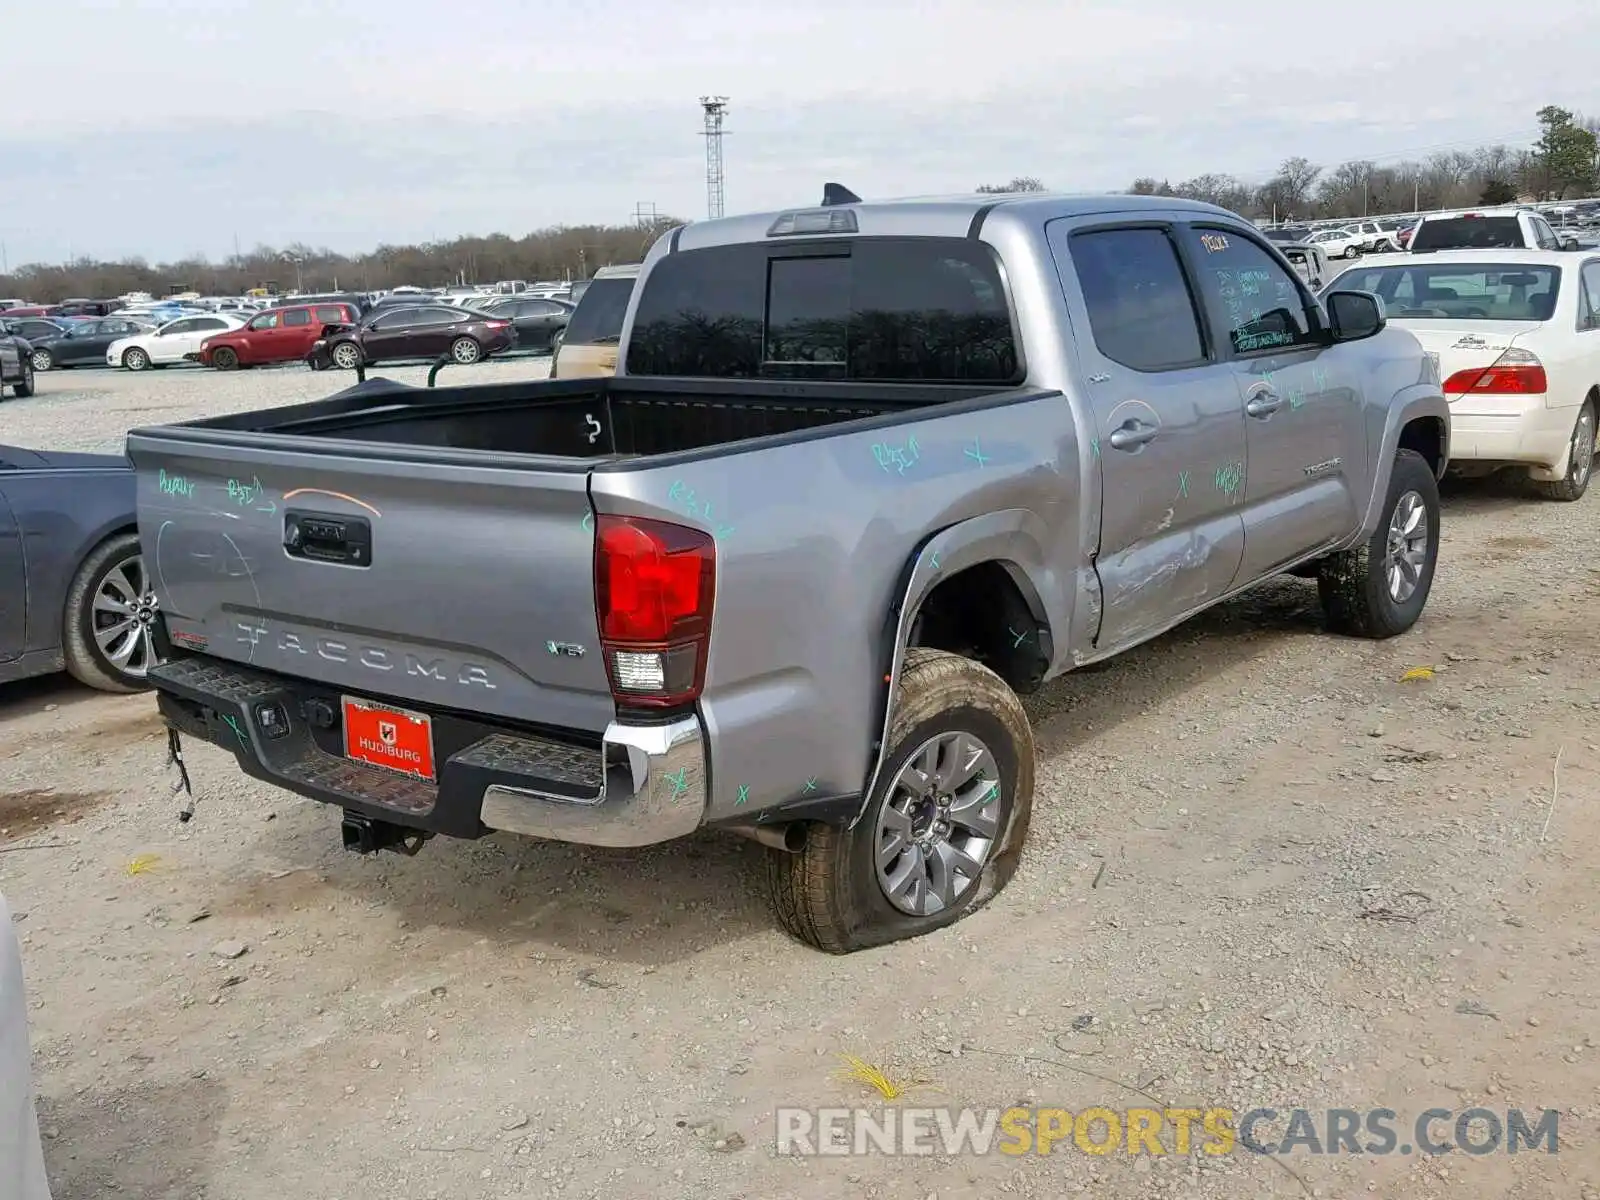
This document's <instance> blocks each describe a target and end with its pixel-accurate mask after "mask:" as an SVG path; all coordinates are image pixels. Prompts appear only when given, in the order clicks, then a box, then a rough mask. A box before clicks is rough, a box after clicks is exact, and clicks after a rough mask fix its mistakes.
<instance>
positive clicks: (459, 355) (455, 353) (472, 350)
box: [450, 337, 483, 366]
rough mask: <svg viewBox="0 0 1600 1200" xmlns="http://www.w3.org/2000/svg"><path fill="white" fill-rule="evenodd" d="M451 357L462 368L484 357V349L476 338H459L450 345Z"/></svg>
mask: <svg viewBox="0 0 1600 1200" xmlns="http://www.w3.org/2000/svg"><path fill="white" fill-rule="evenodd" d="M450 357H451V358H453V359H455V361H456V362H458V363H460V364H461V365H462V366H466V365H467V364H468V363H475V362H477V361H478V360H479V359H480V358H482V357H483V347H482V346H480V345H478V343H477V341H476V339H474V338H469V337H458V338H457V339H456V340H455V341H453V342H451V343H450Z"/></svg>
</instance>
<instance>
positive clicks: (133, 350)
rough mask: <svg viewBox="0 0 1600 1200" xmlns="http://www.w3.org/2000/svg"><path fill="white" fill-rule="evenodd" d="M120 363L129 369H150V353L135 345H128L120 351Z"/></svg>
mask: <svg viewBox="0 0 1600 1200" xmlns="http://www.w3.org/2000/svg"><path fill="white" fill-rule="evenodd" d="M122 365H123V366H125V367H127V368H128V370H130V371H147V370H149V369H150V365H151V364H150V355H149V354H148V353H146V352H145V351H143V350H141V349H139V347H137V346H129V347H128V348H127V349H126V350H124V351H123V352H122Z"/></svg>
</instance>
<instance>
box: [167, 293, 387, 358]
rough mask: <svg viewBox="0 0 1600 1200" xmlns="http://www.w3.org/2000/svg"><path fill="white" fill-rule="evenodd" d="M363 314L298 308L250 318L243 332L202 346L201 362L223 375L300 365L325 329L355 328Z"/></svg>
mask: <svg viewBox="0 0 1600 1200" xmlns="http://www.w3.org/2000/svg"><path fill="white" fill-rule="evenodd" d="M360 319H361V313H360V312H359V311H358V310H357V309H356V306H355V305H353V304H297V305H293V306H292V307H289V308H272V309H268V310H267V311H266V312H264V313H261V314H259V315H257V316H254V317H252V318H250V320H249V321H248V322H247V323H246V324H245V326H244V328H242V329H230V330H229V331H228V332H226V333H219V334H217V335H216V336H215V337H209V338H207V339H206V340H205V341H204V342H202V343H201V345H200V354H199V356H198V357H199V360H200V362H201V363H203V364H204V365H205V366H208V367H215V368H217V370H219V371H231V370H233V369H234V368H235V367H259V366H261V365H263V364H264V363H278V362H296V361H298V360H300V359H303V358H305V356H306V355H307V354H310V353H311V345H312V343H313V342H315V341H316V340H317V339H318V338H319V337H321V336H322V329H323V326H325V325H353V324H355V323H356V322H357V321H359V320H360Z"/></svg>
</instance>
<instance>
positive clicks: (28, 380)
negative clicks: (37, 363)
mask: <svg viewBox="0 0 1600 1200" xmlns="http://www.w3.org/2000/svg"><path fill="white" fill-rule="evenodd" d="M33 386H34V385H33V360H32V359H31V358H25V359H23V360H22V379H21V380H20V381H19V382H18V383H17V385H16V386H15V387H13V388H12V389H11V391H12V394H13V395H15V396H16V398H17V399H18V400H26V399H27V398H28V397H29V396H31V395H33Z"/></svg>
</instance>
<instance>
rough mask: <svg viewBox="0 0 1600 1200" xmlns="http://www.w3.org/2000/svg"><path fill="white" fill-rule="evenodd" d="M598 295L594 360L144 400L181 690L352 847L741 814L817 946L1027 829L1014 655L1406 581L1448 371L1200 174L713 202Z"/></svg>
mask: <svg viewBox="0 0 1600 1200" xmlns="http://www.w3.org/2000/svg"><path fill="white" fill-rule="evenodd" d="M842 190H843V189H840V188H837V187H835V188H830V189H829V192H830V193H832V194H836V193H837V192H839V191H842ZM819 251H825V252H822V253H819ZM604 282H606V281H604V280H598V279H597V280H596V281H595V283H594V284H593V285H592V286H591V287H590V289H589V291H588V293H587V294H586V295H585V296H584V299H583V303H582V304H580V309H581V308H582V307H583V306H584V305H587V304H588V303H589V301H591V300H592V299H594V297H595V295H596V293H597V291H598V290H599V289H600V287H601V285H602V284H603V283H604ZM617 282H619V283H627V284H628V285H629V287H630V288H632V287H633V286H634V285H633V282H632V281H631V280H617ZM575 320H576V318H575ZM625 326H626V330H627V333H626V339H627V341H626V345H625V346H624V347H623V351H624V359H623V363H622V370H621V371H620V373H618V374H617V376H616V377H615V378H612V379H606V380H598V381H592V382H589V383H587V384H586V385H584V386H581V387H580V386H577V385H575V384H563V383H553V382H543V381H541V382H521V383H513V382H507V381H498V382H495V383H493V384H491V385H489V386H473V385H470V384H468V385H448V384H447V385H446V386H441V387H436V388H432V389H427V388H420V387H407V386H405V385H402V384H398V383H395V382H393V381H390V380H382V381H380V380H368V381H367V382H366V383H364V384H361V385H358V386H357V387H354V388H350V389H347V390H346V391H344V392H342V393H340V394H338V395H335V396H333V397H331V398H329V399H328V400H326V401H324V402H322V403H311V404H299V405H295V406H293V407H291V408H276V409H271V410H267V411H261V412H255V413H230V414H226V415H220V416H213V417H209V418H205V419H201V420H195V421H190V422H187V423H185V424H184V425H181V426H178V427H169V428H166V429H160V428H146V429H135V430H132V431H131V432H130V433H129V435H128V448H129V453H130V455H131V457H132V458H133V460H134V463H135V465H136V468H137V471H138V475H139V526H140V529H141V531H142V533H143V534H144V537H145V539H146V541H147V543H148V542H151V541H153V540H155V538H156V537H157V535H158V531H160V530H166V531H167V533H166V538H165V541H164V543H163V544H164V545H165V546H166V548H167V549H166V552H165V553H164V554H163V555H162V557H161V559H160V572H159V573H160V577H161V581H162V582H161V588H162V589H163V590H162V594H163V598H165V597H167V596H170V597H171V598H172V603H171V604H170V605H166V606H165V608H166V613H165V615H166V620H167V623H168V626H169V628H170V630H171V633H172V636H173V638H174V641H175V642H177V643H179V644H181V645H183V646H184V647H185V650H184V652H183V656H182V657H178V656H177V655H178V652H177V651H176V649H175V651H174V657H173V658H171V659H170V660H169V661H167V662H165V663H163V664H161V665H160V666H158V667H156V668H154V670H153V671H152V682H153V683H154V685H155V687H156V688H157V689H158V693H159V696H158V706H159V710H160V712H161V715H162V717H163V718H164V720H165V721H166V722H167V723H168V724H169V727H170V728H172V729H175V730H177V731H178V732H179V733H180V735H181V736H183V737H190V738H195V739H201V740H205V741H208V742H211V743H213V744H215V745H216V746H218V747H220V748H222V749H223V750H224V751H226V752H227V753H229V754H231V755H233V756H234V758H235V761H236V763H237V764H238V768H239V770H240V771H241V773H248V774H249V775H251V776H254V777H255V778H258V779H262V780H265V781H268V782H270V783H273V784H275V785H277V786H279V787H282V788H285V789H288V790H290V791H292V792H296V793H298V794H300V795H303V796H308V797H310V798H312V799H315V800H318V801H321V802H323V803H325V804H327V805H329V806H330V807H331V808H332V809H333V811H335V812H339V811H341V810H342V812H343V818H342V822H341V829H342V838H343V840H344V843H345V845H347V846H349V847H350V848H352V849H356V850H362V851H366V852H370V851H374V850H378V849H381V848H384V847H390V848H394V847H399V846H404V847H405V848H406V849H408V850H413V851H414V850H417V849H420V848H421V844H422V842H423V841H424V840H426V839H427V837H429V836H432V835H442V836H450V837H462V838H477V837H482V836H484V835H485V834H486V833H487V832H489V831H490V830H503V831H506V832H510V833H520V834H524V835H529V836H534V837H542V838H552V839H558V840H564V841H570V842H578V843H586V844H591V845H599V846H641V845H650V844H656V843H661V842H666V841H670V840H674V839H677V838H682V837H687V836H689V835H691V834H694V833H695V832H697V831H698V830H700V829H701V828H702V827H706V826H710V827H713V828H721V829H724V830H726V831H728V832H730V833H739V834H742V835H744V836H747V837H751V838H754V839H756V840H758V841H761V842H763V843H764V844H765V845H767V846H768V847H770V850H771V853H770V861H769V864H768V868H767V872H766V878H767V880H768V883H769V886H770V889H771V896H772V900H773V909H774V912H775V915H776V918H777V920H778V921H779V922H780V923H781V924H782V925H783V927H784V928H785V929H786V930H788V931H789V932H790V933H791V934H793V935H794V936H795V937H797V938H799V939H802V940H803V941H805V942H806V943H808V944H810V945H812V946H816V947H820V948H822V949H824V950H827V951H830V952H834V953H844V952H849V951H855V950H860V949H863V948H867V947H872V946H879V945H883V944H885V943H888V942H893V941H897V940H900V939H904V938H909V937H915V936H918V935H921V934H925V933H929V932H932V931H934V930H936V929H940V928H942V927H945V926H949V925H951V924H953V923H954V922H956V921H958V920H960V919H961V918H962V917H963V916H965V915H966V914H968V913H970V912H973V911H975V910H976V909H977V908H978V906H980V905H981V904H983V903H985V902H986V901H988V900H989V899H990V898H991V897H993V896H995V895H996V894H997V893H998V892H999V891H1000V889H1002V888H1003V887H1004V886H1005V884H1006V882H1007V881H1008V880H1009V878H1010V877H1011V875H1012V873H1013V872H1014V871H1015V870H1016V867H1017V865H1018V863H1019V862H1020V861H1021V860H1022V857H1023V855H1024V852H1025V849H1024V848H1025V839H1026V836H1027V829H1028V824H1029V817H1030V813H1031V809H1032V801H1033V795H1034V780H1035V770H1036V766H1035V744H1034V735H1033V731H1032V727H1031V725H1030V723H1029V716H1028V713H1027V711H1026V710H1025V709H1024V707H1023V705H1022V702H1021V700H1020V699H1019V693H1026V692H1032V691H1035V690H1037V689H1038V688H1039V687H1040V686H1041V685H1042V684H1043V683H1044V682H1045V681H1046V680H1048V679H1050V678H1052V677H1054V676H1058V675H1060V674H1062V673H1063V672H1066V671H1068V670H1071V669H1073V668H1076V667H1079V666H1083V665H1085V664H1088V663H1093V662H1097V661H1101V660H1105V659H1109V658H1110V657H1112V656H1113V655H1116V654H1119V653H1121V652H1122V651H1124V650H1126V649H1128V648H1130V647H1133V646H1136V645H1139V644H1141V643H1144V642H1147V641H1148V640H1149V639H1151V638H1154V637H1156V636H1157V635H1159V634H1161V633H1163V632H1165V631H1166V630H1169V629H1171V628H1173V627H1174V626H1176V625H1178V624H1179V623H1180V622H1183V621H1185V620H1187V619H1188V618H1189V617H1191V616H1193V615H1194V614H1196V613H1198V612H1200V611H1202V610H1204V609H1207V608H1209V607H1211V606H1213V605H1215V604H1218V603H1219V602H1222V601H1225V600H1227V599H1229V598H1230V597H1232V596H1234V595H1236V594H1237V593H1239V592H1241V591H1243V590H1244V589H1245V588H1247V587H1250V586H1252V585H1253V584H1255V583H1258V582H1262V581H1265V580H1269V579H1276V578H1277V577H1279V576H1280V575H1282V574H1283V573H1285V572H1293V573H1298V574H1300V575H1303V576H1308V577H1315V578H1316V579H1317V580H1318V590H1319V594H1320V596H1321V599H1322V602H1323V605H1324V608H1325V613H1326V616H1327V620H1328V624H1329V626H1330V628H1331V629H1333V630H1336V631H1338V632H1341V633H1345V634H1349V635H1353V636H1359V637H1365V638H1373V639H1381V638H1389V637H1393V636H1396V635H1399V634H1403V633H1404V632H1405V631H1406V630H1408V629H1410V628H1411V627H1412V626H1413V625H1414V623H1415V622H1416V621H1417V620H1418V618H1419V617H1420V616H1421V614H1422V610H1423V608H1424V606H1425V604H1426V602H1427V598H1428V594H1429V589H1430V587H1431V584H1432V580H1433V571H1434V565H1435V561H1436V555H1437V549H1438V545H1439V535H1440V511H1439V501H1438V491H1437V476H1438V474H1439V473H1440V472H1442V471H1443V470H1444V468H1445V466H1446V463H1447V461H1448V456H1449V410H1448V408H1447V407H1446V404H1445V400H1444V397H1443V396H1442V395H1441V394H1440V392H1439V388H1438V384H1437V381H1436V380H1431V379H1429V378H1428V372H1427V361H1426V359H1425V357H1424V355H1423V352H1422V349H1421V347H1420V346H1419V345H1418V344H1417V340H1416V338H1415V337H1413V336H1412V335H1411V334H1409V333H1407V332H1406V331H1404V330H1402V329H1397V328H1391V327H1389V326H1388V325H1387V324H1386V322H1385V320H1384V315H1383V306H1382V304H1381V303H1380V302H1379V301H1377V300H1376V299H1375V298H1374V297H1372V296H1370V295H1367V294H1364V293H1360V292H1334V293H1331V294H1330V295H1328V296H1327V298H1326V300H1325V302H1324V303H1322V304H1319V303H1317V302H1316V300H1315V299H1314V298H1313V297H1312V295H1311V293H1310V292H1309V290H1308V289H1307V288H1306V287H1305V285H1304V284H1303V283H1302V282H1301V280H1300V279H1299V278H1297V277H1296V275H1295V273H1294V272H1293V270H1291V269H1290V268H1289V267H1288V265H1287V264H1285V263H1284V261H1283V259H1282V258H1281V257H1280V255H1279V254H1278V252H1277V251H1276V250H1274V249H1273V248H1272V247H1271V244H1270V243H1269V242H1267V241H1265V240H1263V239H1262V238H1261V237H1260V236H1259V235H1258V234H1257V233H1256V232H1255V230H1254V229H1253V228H1252V227H1251V226H1250V225H1249V224H1248V223H1246V222H1244V221H1242V220H1241V219H1240V218H1239V217H1237V216H1235V215H1234V214H1232V213H1230V212H1227V211H1226V210H1224V209H1222V208H1219V207H1216V206H1213V205H1209V204H1199V203H1195V202H1189V201H1183V200H1178V199H1173V198H1168V197H1154V196H1142V197H1122V196H1115V197H1108V196H1092V197H1081V198H1070V197H1060V196H1044V197H1031V196H1028V195H1026V194H1018V195H1007V196H994V195H980V196H972V197H970V198H969V197H963V198H959V199H955V200H951V199H948V198H946V199H939V200H932V201H900V202H892V203H884V204H865V203H849V204H842V205H841V204H834V205H829V206H825V207H821V208H814V209H803V210H798V211H790V212H783V213H771V212H769V213H752V214H744V215H740V216H736V217H730V218H726V219H721V220H711V221H703V222H696V223H694V224H692V225H687V226H684V227H682V228H680V229H677V230H674V231H673V232H672V233H670V234H668V235H667V236H665V237H663V238H661V239H660V240H659V241H658V242H657V243H656V244H655V245H654V246H653V247H652V249H651V250H650V253H649V258H648V260H647V265H646V266H645V267H644V272H643V274H642V276H641V277H640V278H639V281H638V284H637V288H636V290H635V291H634V295H633V299H632V304H631V308H630V309H629V313H628V317H627V319H626V322H625ZM1024 331H1025V334H1026V338H1027V342H1026V351H1027V352H1026V354H1024V344H1023V336H1024ZM567 349H568V347H567V346H563V347H562V350H561V353H562V354H565V353H566V350H567ZM463 374H464V373H463ZM459 377H460V376H458V378H459ZM242 462H248V463H249V469H250V470H251V471H252V472H253V473H258V474H259V478H260V479H261V480H262V481H270V482H266V484H265V486H266V488H267V489H268V490H267V491H263V492H261V493H253V500H252V505H251V507H250V508H248V509H241V507H240V506H239V505H236V504H235V505H232V506H229V505H228V504H227V502H226V497H227V496H228V494H229V488H228V481H229V479H230V477H232V476H235V475H237V474H238V473H240V472H241V470H243V468H242V467H241V465H240V464H241V463H242ZM180 472H181V474H182V475H183V477H184V479H185V481H186V482H187V483H191V484H193V486H194V487H195V489H196V490H197V494H196V496H195V498H193V499H190V498H175V497H173V496H172V495H170V494H169V492H168V490H167V489H165V488H163V487H162V483H161V481H162V479H163V477H164V476H165V477H167V478H170V477H171V476H172V475H174V474H178V473H180ZM306 484H315V485H316V486H315V489H307V490H308V491H309V490H315V491H316V494H315V495H307V494H296V495H295V497H294V501H293V503H292V505H285V504H283V503H280V501H282V500H284V499H285V498H286V495H287V493H284V492H281V491H277V490H273V489H274V488H275V487H276V488H288V489H291V490H292V491H295V492H298V491H299V489H301V488H302V487H303V486H304V485H306ZM236 564H237V565H236ZM819 580H825V581H829V586H831V587H833V588H835V590H836V594H835V595H833V596H832V598H831V599H830V600H829V601H828V602H826V603H824V602H822V601H821V600H820V599H819V592H818V586H819V584H818V581H819ZM190 648H192V650H193V653H189V652H188V651H189V649H190ZM325 648H326V649H325ZM319 650H321V651H322V652H320V653H319V652H318V651H319ZM1155 753H1158V754H1159V748H1157V749H1156V751H1155ZM262 803H266V801H262ZM234 819H235V820H236V821H238V822H240V823H241V824H240V829H241V830H242V829H243V828H244V825H243V824H242V823H243V822H244V821H246V820H250V818H249V817H248V816H247V815H245V813H244V812H243V811H242V810H241V811H240V812H239V814H238V815H237V816H236V817H234ZM258 819H259V818H257V820H258ZM254 827H255V826H252V828H254ZM689 869H692V867H691V868H689ZM1030 911H1031V906H1030V904H1029V903H1028V902H1027V901H1024V902H1022V903H1019V904H1018V905H1017V907H1016V909H1015V911H1014V912H1013V913H1011V914H1008V915H1010V916H1012V917H1014V918H1016V919H1027V916H1028V914H1029V912H1030ZM1002 919H1003V918H1002Z"/></svg>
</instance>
